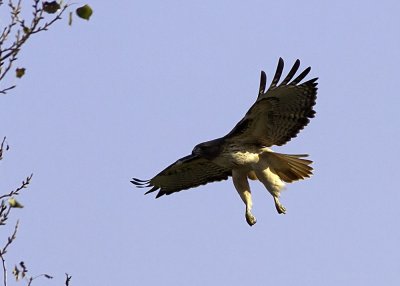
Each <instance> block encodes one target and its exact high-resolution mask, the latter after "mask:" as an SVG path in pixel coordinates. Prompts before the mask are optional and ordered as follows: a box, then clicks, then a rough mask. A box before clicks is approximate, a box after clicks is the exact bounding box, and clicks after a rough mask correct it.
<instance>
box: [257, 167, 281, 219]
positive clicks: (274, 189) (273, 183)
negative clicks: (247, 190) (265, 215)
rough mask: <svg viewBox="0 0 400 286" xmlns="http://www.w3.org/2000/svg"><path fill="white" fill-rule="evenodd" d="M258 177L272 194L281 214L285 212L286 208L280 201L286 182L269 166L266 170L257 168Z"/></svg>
mask: <svg viewBox="0 0 400 286" xmlns="http://www.w3.org/2000/svg"><path fill="white" fill-rule="evenodd" d="M255 172H256V175H257V178H258V179H259V180H260V182H261V183H263V185H264V186H265V187H266V188H267V190H268V192H269V193H270V194H271V195H272V197H273V198H274V202H275V208H276V210H277V211H278V213H279V214H285V213H286V209H285V207H284V206H283V205H282V204H281V202H280V201H279V194H280V191H281V190H282V189H283V188H284V186H285V184H284V182H283V181H282V180H281V178H280V177H279V176H278V175H276V174H275V173H274V172H272V171H271V170H270V168H269V167H267V168H265V169H264V170H260V169H256V170H255Z"/></svg>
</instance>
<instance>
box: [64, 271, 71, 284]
mask: <svg viewBox="0 0 400 286" xmlns="http://www.w3.org/2000/svg"><path fill="white" fill-rule="evenodd" d="M65 276H67V277H66V278H65V286H69V282H70V281H71V278H72V276H71V275H68V273H65Z"/></svg>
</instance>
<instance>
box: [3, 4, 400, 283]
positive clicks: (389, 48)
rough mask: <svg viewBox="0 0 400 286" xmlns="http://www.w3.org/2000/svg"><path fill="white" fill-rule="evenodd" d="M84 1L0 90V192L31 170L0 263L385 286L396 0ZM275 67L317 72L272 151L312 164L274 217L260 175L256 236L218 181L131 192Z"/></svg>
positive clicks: (392, 247)
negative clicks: (290, 135) (305, 122)
mask: <svg viewBox="0 0 400 286" xmlns="http://www.w3.org/2000/svg"><path fill="white" fill-rule="evenodd" d="M90 4H91V6H92V7H93V9H94V15H93V17H92V18H91V20H90V21H89V22H87V23H86V22H83V21H78V20H75V22H74V24H73V26H72V27H69V26H68V25H67V21H66V20H67V19H64V21H63V23H58V25H56V26H55V27H54V28H53V29H51V30H50V31H49V32H47V33H43V34H39V35H37V36H36V37H35V38H32V40H31V41H30V42H29V43H28V44H27V46H26V47H25V50H23V51H22V53H21V55H20V57H19V63H18V66H24V67H26V69H27V73H26V75H25V77H24V78H23V79H22V80H15V81H16V82H17V84H18V87H17V89H15V90H14V91H12V92H11V93H10V94H9V95H7V96H0V102H1V104H0V121H1V122H2V124H1V127H0V136H4V135H6V136H7V138H8V142H9V144H10V145H11V150H10V152H8V153H7V154H6V158H5V159H4V160H3V161H2V162H1V165H0V170H1V171H0V187H1V189H2V193H4V192H6V191H9V190H10V189H11V188H12V187H16V186H17V185H18V184H19V183H20V181H21V180H22V179H23V178H24V177H25V176H27V175H29V174H30V173H32V172H33V173H34V177H33V181H32V184H31V186H30V187H29V189H27V190H26V191H25V192H24V194H23V196H22V197H20V201H21V203H23V204H24V205H25V208H24V209H22V210H16V212H15V213H14V219H16V218H19V219H20V223H21V224H20V230H19V233H18V239H17V241H16V242H15V245H13V248H12V250H10V252H9V253H8V257H7V260H8V262H9V263H10V266H12V265H13V264H14V263H18V262H19V261H20V260H24V261H25V263H26V265H27V266H28V269H29V270H30V272H31V274H32V275H33V274H40V273H43V272H46V273H49V274H52V275H54V276H55V279H54V281H42V282H43V284H44V283H47V284H49V285H53V284H54V285H56V284H57V285H61V284H62V283H63V280H64V273H65V272H67V273H69V274H71V275H72V276H73V278H72V281H71V283H72V285H94V284H96V285H157V284H160V283H161V284H162V285H243V284H252V285H274V284H278V283H279V284H286V285H321V284H322V285H383V284H384V285H398V283H399V282H400V278H399V274H398V270H399V266H400V262H399V257H400V250H399V247H398V242H399V240H400V230H399V227H398V218H399V217H400V210H399V207H398V205H399V203H400V194H399V190H398V186H397V185H398V184H397V182H396V178H397V176H398V174H397V173H398V167H397V163H396V160H397V159H398V158H399V156H400V152H399V151H398V143H397V142H398V141H399V140H400V138H399V135H398V131H399V130H400V129H399V123H400V120H399V119H398V107H399V103H400V99H399V98H400V97H399V95H398V87H397V86H398V67H399V64H400V53H399V51H400V36H399V31H398V28H399V27H400V19H399V17H398V11H399V8H400V4H399V3H398V1H380V2H379V3H378V2H376V1H363V2H362V3H361V2H356V1H335V2H334V3H332V2H330V3H329V4H328V2H323V1H307V0H306V1H273V2H272V1H251V3H250V2H249V1H247V2H244V1H168V2H166V1H117V3H115V1H92V2H90ZM279 57H282V58H283V59H284V60H285V63H286V69H285V71H287V70H288V69H289V66H291V65H292V64H293V63H294V61H295V60H296V59H297V58H299V59H300V60H301V63H302V65H301V67H303V68H305V67H307V66H311V67H312V70H311V73H310V76H309V78H311V77H319V78H320V79H319V90H318V99H317V105H316V111H317V115H316V118H314V119H313V120H312V121H311V123H310V124H309V126H308V127H307V128H306V129H305V130H303V131H302V132H301V133H300V135H299V136H298V138H296V139H295V140H293V141H291V142H290V143H289V144H288V145H286V146H283V147H279V148H275V150H277V151H279V152H286V153H309V154H310V156H311V159H312V160H314V162H315V163H314V165H313V166H314V168H315V175H314V177H313V178H312V179H310V180H306V181H303V182H299V183H294V184H291V185H289V186H288V187H287V190H286V191H285V192H284V193H283V195H282V199H281V201H282V203H283V204H284V205H285V207H286V208H287V214H286V215H284V216H282V215H278V214H277V213H276V210H275V208H274V205H273V200H272V198H271V196H270V195H269V194H268V193H267V191H266V190H265V189H264V187H263V186H261V184H260V183H259V182H254V183H252V189H253V200H254V214H255V216H256V217H257V219H258V222H257V224H256V225H255V226H254V227H252V228H250V227H249V226H248V225H247V224H246V222H245V219H244V205H243V203H242V201H241V200H240V198H239V196H238V195H237V193H236V191H235V189H234V187H233V184H232V182H231V181H230V180H229V181H225V182H220V183H215V184H209V185H206V186H203V187H199V188H197V189H193V190H189V191H185V192H181V193H179V194H175V195H173V196H168V197H163V198H160V199H158V200H155V199H154V196H152V195H148V196H144V195H143V191H142V190H140V189H135V188H133V186H132V185H131V183H130V182H129V180H130V179H131V178H132V177H139V178H150V177H152V176H153V175H155V174H156V173H158V172H159V171H160V170H162V169H163V168H164V167H166V166H167V165H169V164H170V163H172V162H174V161H175V160H177V159H178V158H180V157H183V156H185V155H187V154H189V153H190V152H191V150H192V148H193V146H194V145H196V144H197V143H199V142H203V141H206V140H209V139H213V138H216V137H220V136H222V135H224V134H226V133H227V132H228V131H229V130H230V129H231V128H232V127H233V126H234V125H235V124H236V123H237V121H238V120H240V119H241V117H242V116H243V115H244V113H245V112H246V111H247V109H248V108H249V107H250V106H251V104H252V103H253V102H254V100H255V98H256V96H257V91H258V84H259V75H260V70H261V69H263V70H265V71H266V73H267V76H268V80H269V81H268V83H269V82H270V80H271V77H272V76H273V73H274V71H275V68H276V64H277V61H278V58H279ZM12 222H13V221H10V224H11V223H12ZM2 237H5V235H4V234H2ZM2 239H4V238H2ZM42 282H39V281H38V282H36V283H37V284H39V283H42Z"/></svg>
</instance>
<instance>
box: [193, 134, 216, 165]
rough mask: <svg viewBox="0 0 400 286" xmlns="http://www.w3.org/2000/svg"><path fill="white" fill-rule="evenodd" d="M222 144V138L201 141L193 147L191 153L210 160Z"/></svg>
mask: <svg viewBox="0 0 400 286" xmlns="http://www.w3.org/2000/svg"><path fill="white" fill-rule="evenodd" d="M222 144H223V139H222V138H218V139H215V140H211V141H207V142H203V143H200V144H197V145H196V146H195V147H194V148H193V151H192V154H194V155H197V156H200V157H203V158H206V159H208V160H212V159H214V158H215V157H217V156H218V155H219V154H220V152H221V148H222Z"/></svg>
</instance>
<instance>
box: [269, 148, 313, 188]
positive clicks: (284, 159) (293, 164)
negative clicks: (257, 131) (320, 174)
mask: <svg viewBox="0 0 400 286" xmlns="http://www.w3.org/2000/svg"><path fill="white" fill-rule="evenodd" d="M264 154H265V155H266V156H267V160H268V161H269V164H270V166H271V169H272V170H273V172H275V173H276V174H277V175H278V176H279V177H280V178H281V179H282V180H283V181H285V182H287V183H291V182H293V181H298V180H303V179H305V178H309V177H311V176H312V174H313V173H312V170H313V168H312V167H311V166H310V165H311V164H312V162H313V161H311V160H307V159H303V158H304V157H308V155H307V154H297V155H288V154H280V153H272V152H268V153H264Z"/></svg>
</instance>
